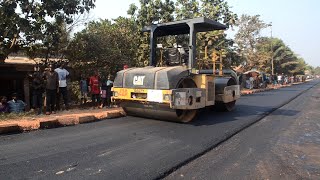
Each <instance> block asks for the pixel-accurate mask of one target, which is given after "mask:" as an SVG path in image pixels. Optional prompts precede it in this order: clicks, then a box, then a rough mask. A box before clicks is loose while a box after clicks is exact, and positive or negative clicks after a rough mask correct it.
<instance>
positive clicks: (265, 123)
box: [166, 85, 320, 180]
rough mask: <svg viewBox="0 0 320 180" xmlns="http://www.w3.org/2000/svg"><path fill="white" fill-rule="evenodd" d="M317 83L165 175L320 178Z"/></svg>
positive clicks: (168, 177) (232, 177)
mask: <svg viewBox="0 0 320 180" xmlns="http://www.w3.org/2000/svg"><path fill="white" fill-rule="evenodd" d="M319 92H320V85H317V86H315V87H313V88H312V89H310V90H309V91H307V92H305V93H303V94H302V95H301V96H299V97H297V98H296V99H294V100H293V101H291V102H290V103H288V104H286V105H284V106H282V107H281V108H280V109H277V110H276V111H274V112H272V113H271V114H269V115H268V116H267V117H265V118H263V119H262V120H261V121H259V122H258V123H255V124H254V125H252V126H250V127H248V128H247V129H245V130H243V131H241V132H240V133H238V134H236V135H235V136H233V137H232V138H231V139H229V140H228V141H226V142H224V143H222V144H220V146H218V147H216V148H214V149H213V150H211V151H209V152H208V153H206V154H204V155H203V156H201V157H199V158H197V159H196V160H194V161H192V162H191V163H188V164H187V165H185V166H183V167H181V168H180V169H178V170H176V171H175V172H173V173H172V174H170V175H169V176H167V177H166V179H167V180H170V179H172V180H177V179H197V180H202V179H203V180H207V179H230V180H231V179H235V180H239V179H319V178H320V166H319V164H320V161H319V160H320V158H319V149H320V148H319V147H320V146H319V145H320V139H319V137H320V133H319V132H320V131H319V129H320V124H319V115H320V114H319V113H320V109H319V107H320V104H319V102H320V96H319Z"/></svg>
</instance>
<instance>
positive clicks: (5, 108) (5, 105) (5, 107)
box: [0, 96, 9, 113]
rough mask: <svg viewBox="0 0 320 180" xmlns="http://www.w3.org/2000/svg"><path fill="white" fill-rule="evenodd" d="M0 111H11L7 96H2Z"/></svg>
mask: <svg viewBox="0 0 320 180" xmlns="http://www.w3.org/2000/svg"><path fill="white" fill-rule="evenodd" d="M0 99H1V101H0V113H8V112H9V106H8V103H7V98H6V97H5V96H3V97H1V98H0Z"/></svg>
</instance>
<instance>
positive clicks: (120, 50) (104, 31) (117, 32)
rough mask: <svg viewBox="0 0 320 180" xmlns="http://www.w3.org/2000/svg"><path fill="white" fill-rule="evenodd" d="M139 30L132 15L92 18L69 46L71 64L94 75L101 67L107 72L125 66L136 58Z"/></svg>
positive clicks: (102, 70) (101, 70) (113, 71)
mask: <svg viewBox="0 0 320 180" xmlns="http://www.w3.org/2000/svg"><path fill="white" fill-rule="evenodd" d="M138 34H139V32H138V31H137V29H136V26H135V24H134V22H133V21H132V20H131V19H128V18H123V17H119V18H117V19H115V20H114V22H111V21H109V20H99V21H92V22H90V23H89V24H88V26H87V27H86V28H85V29H84V30H83V31H81V32H79V33H77V34H75V37H74V39H73V40H72V41H71V43H70V45H69V47H68V54H67V57H68V59H69V61H70V64H71V65H72V66H73V67H74V68H75V69H78V70H81V72H82V73H83V74H87V75H91V74H92V72H93V70H99V71H100V72H101V73H103V74H104V76H106V75H107V74H109V73H111V74H114V73H115V72H116V71H118V70H119V69H121V68H122V66H123V65H124V64H129V65H133V64H135V63H136V62H135V61H134V59H133V57H135V56H136V49H137V44H136V43H137V40H138V39H137V37H138Z"/></svg>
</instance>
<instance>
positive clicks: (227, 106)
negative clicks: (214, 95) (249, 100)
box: [215, 101, 236, 112]
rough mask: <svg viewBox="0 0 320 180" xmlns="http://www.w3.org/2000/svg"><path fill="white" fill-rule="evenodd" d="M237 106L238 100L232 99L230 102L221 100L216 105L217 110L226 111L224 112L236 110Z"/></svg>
mask: <svg viewBox="0 0 320 180" xmlns="http://www.w3.org/2000/svg"><path fill="white" fill-rule="evenodd" d="M235 106H236V101H231V102H228V103H223V102H219V103H217V104H216V105H215V107H216V108H217V110H219V111H224V112H230V111H232V110H234V108H235Z"/></svg>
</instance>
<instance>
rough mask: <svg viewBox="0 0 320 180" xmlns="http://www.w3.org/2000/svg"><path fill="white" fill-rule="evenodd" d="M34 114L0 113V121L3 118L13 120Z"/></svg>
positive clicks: (3, 119)
mask: <svg viewBox="0 0 320 180" xmlns="http://www.w3.org/2000/svg"><path fill="white" fill-rule="evenodd" d="M33 115H34V112H24V113H19V114H16V113H7V114H0V121H5V120H13V119H23V118H26V117H31V116H33Z"/></svg>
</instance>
